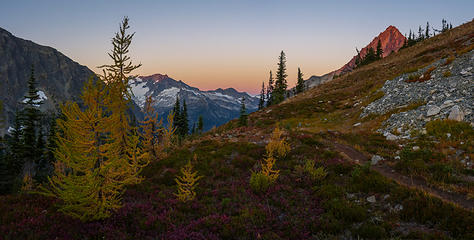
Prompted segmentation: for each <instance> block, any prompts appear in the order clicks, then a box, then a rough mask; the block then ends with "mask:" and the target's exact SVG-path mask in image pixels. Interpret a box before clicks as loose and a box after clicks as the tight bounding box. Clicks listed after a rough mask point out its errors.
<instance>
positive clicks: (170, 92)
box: [158, 87, 181, 100]
mask: <svg viewBox="0 0 474 240" xmlns="http://www.w3.org/2000/svg"><path fill="white" fill-rule="evenodd" d="M180 90H181V89H179V88H177V87H172V88H168V89H165V90H163V91H161V92H160V93H159V94H158V96H159V97H165V98H173V99H174V98H176V95H177V94H178V93H179V91H180ZM175 100H176V99H175Z"/></svg>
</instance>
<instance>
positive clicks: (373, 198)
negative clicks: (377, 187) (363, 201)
mask: <svg viewBox="0 0 474 240" xmlns="http://www.w3.org/2000/svg"><path fill="white" fill-rule="evenodd" d="M367 202H369V203H375V202H377V200H376V199H375V196H374V195H372V196H370V197H368V198H367Z"/></svg>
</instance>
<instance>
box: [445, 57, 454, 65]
mask: <svg viewBox="0 0 474 240" xmlns="http://www.w3.org/2000/svg"><path fill="white" fill-rule="evenodd" d="M454 58H455V57H454V55H450V56H449V57H448V58H446V62H445V63H444V66H446V65H448V64H451V63H452V62H453V61H454Z"/></svg>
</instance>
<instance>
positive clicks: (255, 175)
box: [250, 172, 273, 193]
mask: <svg viewBox="0 0 474 240" xmlns="http://www.w3.org/2000/svg"><path fill="white" fill-rule="evenodd" d="M272 182H273V179H271V178H270V177H268V176H266V175H265V174H263V173H261V172H252V175H250V187H251V188H252V190H253V191H254V192H255V193H260V192H265V191H267V189H268V188H269V187H270V185H271V184H272Z"/></svg>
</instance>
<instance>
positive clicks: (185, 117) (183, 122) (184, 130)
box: [181, 99, 189, 137]
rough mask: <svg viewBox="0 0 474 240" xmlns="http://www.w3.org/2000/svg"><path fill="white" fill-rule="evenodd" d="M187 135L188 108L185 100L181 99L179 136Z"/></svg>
mask: <svg viewBox="0 0 474 240" xmlns="http://www.w3.org/2000/svg"><path fill="white" fill-rule="evenodd" d="M188 134H189V120H188V107H187V106H186V99H183V110H182V111H181V136H183V137H184V136H186V135H188Z"/></svg>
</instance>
